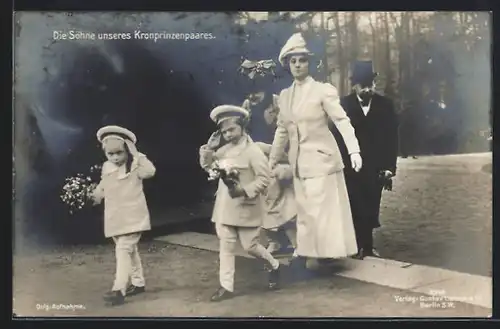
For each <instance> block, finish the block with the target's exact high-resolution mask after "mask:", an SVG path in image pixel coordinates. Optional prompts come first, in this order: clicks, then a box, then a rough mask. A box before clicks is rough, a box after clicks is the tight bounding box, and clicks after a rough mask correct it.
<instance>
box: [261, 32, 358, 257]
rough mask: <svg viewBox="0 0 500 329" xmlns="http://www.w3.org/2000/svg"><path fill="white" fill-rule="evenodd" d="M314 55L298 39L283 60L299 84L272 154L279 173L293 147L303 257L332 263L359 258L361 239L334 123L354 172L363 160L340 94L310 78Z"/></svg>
mask: <svg viewBox="0 0 500 329" xmlns="http://www.w3.org/2000/svg"><path fill="white" fill-rule="evenodd" d="M312 55H313V54H312V53H311V52H310V51H309V49H308V48H307V44H306V42H305V40H304V38H303V36H302V35H301V34H300V33H297V34H294V35H293V36H292V37H291V38H290V39H289V40H288V41H287V43H286V44H285V46H284V47H283V49H282V50H281V52H280V55H279V61H280V63H281V64H282V65H283V66H285V68H289V69H290V72H291V74H292V76H293V78H294V82H293V84H292V85H291V86H290V87H289V88H286V89H284V90H283V91H282V92H281V94H280V96H279V108H280V112H279V114H278V123H277V129H276V133H275V137H274V141H273V146H272V150H271V155H270V166H271V168H273V167H274V166H276V164H277V163H278V162H279V159H280V158H281V157H282V155H283V153H284V151H285V147H286V146H287V144H289V151H288V157H289V162H290V164H291V166H292V169H293V176H294V183H293V184H294V189H295V197H296V203H297V250H296V251H297V255H298V256H302V259H305V257H311V258H319V259H332V258H344V257H348V256H351V255H354V254H356V253H357V245H356V236H355V232H354V225H353V221H352V215H351V208H350V205H349V197H348V194H347V189H346V185H345V180H344V173H343V168H344V164H343V161H342V157H341V154H340V151H339V148H338V145H337V142H336V140H335V138H334V136H333V135H332V134H331V132H330V130H329V128H328V122H329V120H332V121H333V122H334V123H335V125H336V127H337V128H338V130H339V131H340V133H341V135H342V137H343V139H344V141H345V144H346V145H347V148H348V151H349V154H350V157H351V162H352V165H353V168H354V170H356V171H359V170H360V169H361V165H362V161H361V156H360V154H359V152H360V151H359V145H358V140H357V139H356V135H355V133H354V128H353V127H352V125H351V123H350V120H349V118H348V116H347V115H346V113H345V111H344V109H343V108H342V106H341V105H340V103H339V95H338V93H337V89H336V88H335V87H334V86H332V85H331V84H328V83H321V82H318V81H315V80H314V79H313V78H312V77H311V76H310V75H309V64H310V59H311V56H312Z"/></svg>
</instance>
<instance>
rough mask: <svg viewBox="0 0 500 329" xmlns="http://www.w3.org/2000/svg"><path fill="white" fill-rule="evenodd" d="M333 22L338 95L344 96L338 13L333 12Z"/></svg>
mask: <svg viewBox="0 0 500 329" xmlns="http://www.w3.org/2000/svg"><path fill="white" fill-rule="evenodd" d="M333 21H334V23H335V34H336V35H337V36H336V42H337V58H338V67H339V71H340V72H339V75H340V77H339V80H340V81H339V86H338V88H339V94H340V95H342V96H343V95H345V89H344V80H345V74H344V73H345V68H344V49H343V48H342V30H341V28H340V21H339V13H338V12H335V13H334V14H333Z"/></svg>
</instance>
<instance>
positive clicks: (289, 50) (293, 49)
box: [278, 33, 314, 66]
mask: <svg viewBox="0 0 500 329" xmlns="http://www.w3.org/2000/svg"><path fill="white" fill-rule="evenodd" d="M295 54H308V55H310V56H312V55H314V54H313V53H312V52H311V51H310V50H309V49H308V48H307V43H306V41H305V40H304V37H303V36H302V33H295V34H293V35H292V36H291V37H290V39H288V41H287V42H286V43H285V45H284V46H283V48H281V51H280V55H279V56H278V60H279V62H280V63H281V65H283V66H285V58H286V57H288V56H290V55H295Z"/></svg>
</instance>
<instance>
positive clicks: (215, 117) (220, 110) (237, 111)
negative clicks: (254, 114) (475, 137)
mask: <svg viewBox="0 0 500 329" xmlns="http://www.w3.org/2000/svg"><path fill="white" fill-rule="evenodd" d="M249 116H250V112H249V111H248V110H246V109H244V108H243V107H241V106H236V105H219V106H217V107H215V108H214V109H213V110H212V111H211V112H210V119H212V121H213V122H215V123H216V124H220V123H221V122H222V121H224V120H226V119H229V118H242V119H248V117H249Z"/></svg>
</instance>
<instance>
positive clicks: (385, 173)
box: [384, 170, 394, 178]
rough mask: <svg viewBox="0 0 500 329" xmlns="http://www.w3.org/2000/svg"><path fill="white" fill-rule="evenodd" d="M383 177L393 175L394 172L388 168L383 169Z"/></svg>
mask: <svg viewBox="0 0 500 329" xmlns="http://www.w3.org/2000/svg"><path fill="white" fill-rule="evenodd" d="M384 177H385V178H391V177H394V174H393V173H392V171H390V170H385V171H384Z"/></svg>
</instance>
